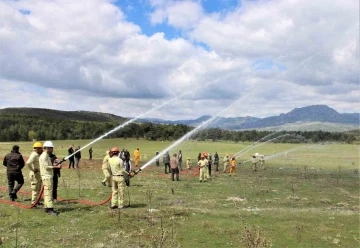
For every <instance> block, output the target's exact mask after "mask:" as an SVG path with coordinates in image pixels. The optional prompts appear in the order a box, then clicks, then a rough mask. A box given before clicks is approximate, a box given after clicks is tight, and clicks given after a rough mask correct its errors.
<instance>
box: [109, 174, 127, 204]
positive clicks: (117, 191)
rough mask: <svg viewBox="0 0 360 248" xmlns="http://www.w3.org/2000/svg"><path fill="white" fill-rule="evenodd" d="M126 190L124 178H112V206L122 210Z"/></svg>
mask: <svg viewBox="0 0 360 248" xmlns="http://www.w3.org/2000/svg"><path fill="white" fill-rule="evenodd" d="M124 188H125V179H124V177H122V176H113V177H112V197H111V206H112V207H114V206H118V207H119V208H122V207H123V206H124Z"/></svg>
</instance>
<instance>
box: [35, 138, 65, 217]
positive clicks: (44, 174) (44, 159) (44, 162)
mask: <svg viewBox="0 0 360 248" xmlns="http://www.w3.org/2000/svg"><path fill="white" fill-rule="evenodd" d="M53 150H54V145H53V143H52V142H51V141H46V142H45V143H44V151H43V153H42V154H41V155H40V157H39V165H40V174H41V180H42V183H43V185H44V210H45V212H46V213H48V214H51V215H57V213H56V212H55V211H54V202H53V198H52V195H53V194H52V191H53V176H54V169H61V165H53V164H52V163H51V160H50V157H49V154H51V153H52V152H53Z"/></svg>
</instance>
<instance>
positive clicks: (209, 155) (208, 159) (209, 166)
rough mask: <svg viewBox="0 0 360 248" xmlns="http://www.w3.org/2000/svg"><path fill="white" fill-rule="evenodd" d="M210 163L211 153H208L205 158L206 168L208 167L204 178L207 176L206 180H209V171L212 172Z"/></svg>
mask: <svg viewBox="0 0 360 248" xmlns="http://www.w3.org/2000/svg"><path fill="white" fill-rule="evenodd" d="M205 159H206V157H205ZM212 162H213V160H212V156H211V153H209V154H208V156H207V167H208V170H207V173H206V176H207V178H208V179H209V180H211V170H212V168H211V166H212Z"/></svg>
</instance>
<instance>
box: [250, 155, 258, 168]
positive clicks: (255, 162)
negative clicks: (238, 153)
mask: <svg viewBox="0 0 360 248" xmlns="http://www.w3.org/2000/svg"><path fill="white" fill-rule="evenodd" d="M257 156H258V153H255V154H254V155H253V156H252V160H251V162H252V170H253V171H255V172H256V171H257V164H258V162H259V161H258V160H257Z"/></svg>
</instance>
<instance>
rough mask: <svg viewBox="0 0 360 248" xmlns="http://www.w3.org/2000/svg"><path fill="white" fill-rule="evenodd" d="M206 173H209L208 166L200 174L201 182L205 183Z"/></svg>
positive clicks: (201, 169)
mask: <svg viewBox="0 0 360 248" xmlns="http://www.w3.org/2000/svg"><path fill="white" fill-rule="evenodd" d="M206 171H207V167H206V166H204V167H202V168H200V174H199V180H200V181H204V182H205V181H206V177H205V175H206Z"/></svg>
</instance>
